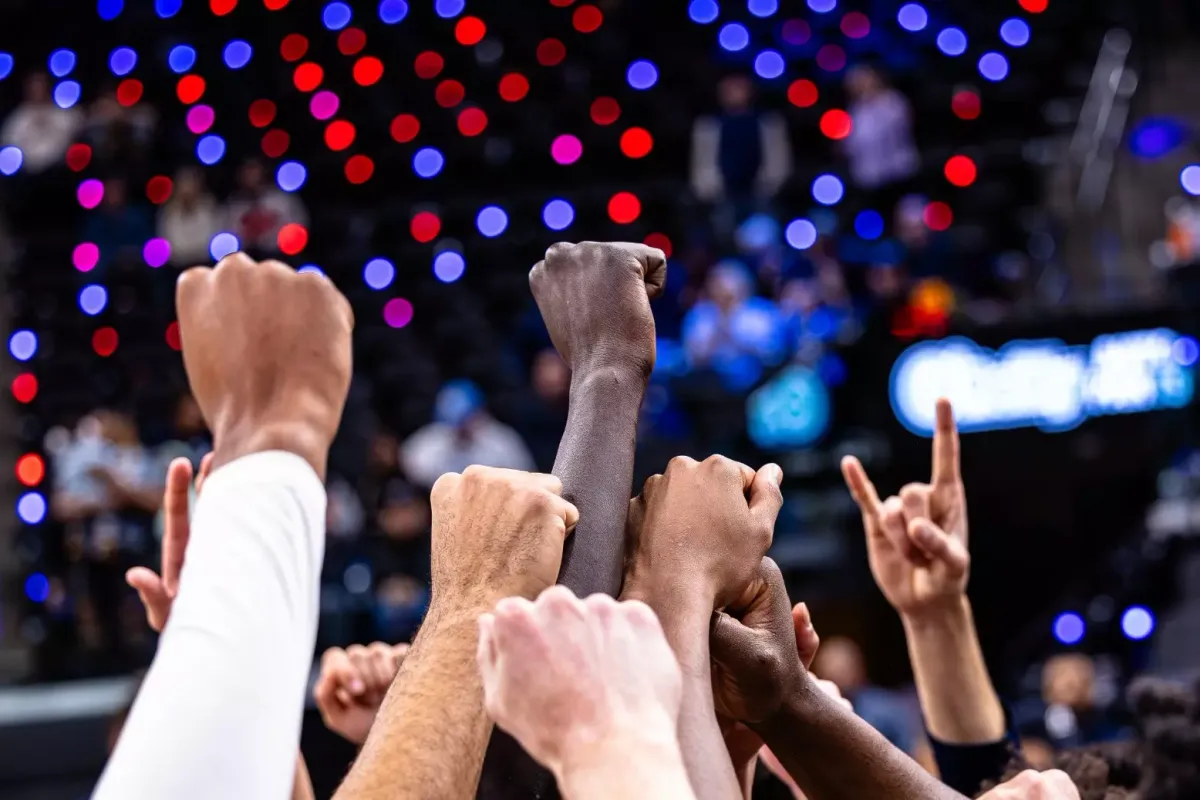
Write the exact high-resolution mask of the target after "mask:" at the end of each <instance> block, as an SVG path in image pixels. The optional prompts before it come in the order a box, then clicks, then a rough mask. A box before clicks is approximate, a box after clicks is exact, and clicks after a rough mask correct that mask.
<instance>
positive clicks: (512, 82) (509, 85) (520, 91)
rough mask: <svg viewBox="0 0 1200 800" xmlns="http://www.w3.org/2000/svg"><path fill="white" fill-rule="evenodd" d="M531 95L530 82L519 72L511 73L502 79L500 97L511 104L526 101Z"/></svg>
mask: <svg viewBox="0 0 1200 800" xmlns="http://www.w3.org/2000/svg"><path fill="white" fill-rule="evenodd" d="M527 94H529V81H527V80H525V76H524V75H522V74H520V73H519V72H510V73H508V74H507V75H505V76H504V77H503V78H501V79H500V97H501V98H502V99H504V100H507V101H508V102H510V103H515V102H517V101H518V100H522V99H524V97H525V95H527Z"/></svg>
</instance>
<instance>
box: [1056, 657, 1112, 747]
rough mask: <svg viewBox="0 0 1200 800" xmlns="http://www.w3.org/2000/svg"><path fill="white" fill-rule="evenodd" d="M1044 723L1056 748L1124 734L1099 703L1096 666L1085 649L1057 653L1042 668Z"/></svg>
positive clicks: (1075, 745)
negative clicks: (1084, 652)
mask: <svg viewBox="0 0 1200 800" xmlns="http://www.w3.org/2000/svg"><path fill="white" fill-rule="evenodd" d="M1042 703H1044V711H1043V713H1042V720H1041V721H1042V725H1043V726H1044V729H1045V734H1046V740H1047V741H1049V742H1050V744H1052V745H1053V746H1054V747H1055V748H1056V749H1059V750H1061V749H1064V748H1067V747H1080V746H1082V745H1086V744H1096V743H1099V742H1108V741H1112V740H1114V739H1116V738H1118V737H1119V735H1120V734H1121V732H1122V731H1121V727H1120V726H1119V725H1117V724H1116V723H1114V721H1113V719H1112V717H1111V715H1110V714H1109V713H1108V712H1107V710H1106V709H1104V708H1101V707H1100V706H1099V705H1098V704H1097V703H1096V666H1095V664H1093V663H1092V659H1091V658H1089V657H1088V656H1086V655H1083V654H1082V653H1066V654H1063V655H1057V656H1054V657H1053V658H1050V659H1048V660H1047V661H1046V664H1045V666H1044V667H1043V668H1042Z"/></svg>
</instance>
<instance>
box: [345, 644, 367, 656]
mask: <svg viewBox="0 0 1200 800" xmlns="http://www.w3.org/2000/svg"><path fill="white" fill-rule="evenodd" d="M366 654H367V648H365V647H363V646H362V645H361V644H352V645H350V646H349V647H347V648H346V655H348V656H349V657H350V658H362V657H363V656H365V655H366Z"/></svg>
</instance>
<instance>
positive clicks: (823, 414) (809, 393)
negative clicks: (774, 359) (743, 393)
mask: <svg viewBox="0 0 1200 800" xmlns="http://www.w3.org/2000/svg"><path fill="white" fill-rule="evenodd" d="M830 406H831V403H830V401H829V389H828V388H827V387H826V386H825V383H824V382H823V381H822V380H821V378H820V376H819V375H818V374H817V373H816V372H814V371H813V370H812V369H810V368H809V367H801V366H791V367H788V368H787V369H785V370H783V371H782V372H780V373H779V374H778V375H776V376H775V377H774V378H772V379H771V380H770V381H769V382H768V383H767V384H765V385H764V386H761V387H759V388H758V389H757V390H755V391H754V392H753V393H752V394H751V395H750V397H749V398H747V400H746V433H747V434H749V436H750V439H751V440H752V441H753V442H754V443H755V444H756V445H758V446H759V447H760V448H762V449H764V450H791V449H794V448H797V447H806V446H808V445H810V444H813V443H814V442H816V441H817V440H818V439H820V438H821V436H822V435H823V434H824V433H825V432H826V431H827V430H828V429H829V420H830Z"/></svg>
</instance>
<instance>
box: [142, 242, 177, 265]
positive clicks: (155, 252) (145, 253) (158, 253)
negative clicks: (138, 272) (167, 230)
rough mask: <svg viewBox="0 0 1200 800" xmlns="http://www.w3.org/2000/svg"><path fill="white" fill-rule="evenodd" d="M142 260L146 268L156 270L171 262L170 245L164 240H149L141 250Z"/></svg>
mask: <svg viewBox="0 0 1200 800" xmlns="http://www.w3.org/2000/svg"><path fill="white" fill-rule="evenodd" d="M142 258H143V259H144V260H145V261H146V264H147V265H148V266H151V267H153V268H154V269H158V268H159V267H161V266H162V265H163V264H166V263H167V262H168V261H170V260H171V243H170V242H168V241H167V240H166V239H151V240H150V241H148V242H146V246H145V247H143V248H142Z"/></svg>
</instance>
